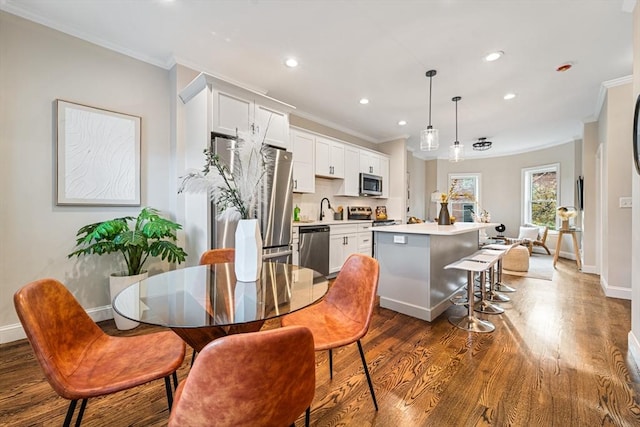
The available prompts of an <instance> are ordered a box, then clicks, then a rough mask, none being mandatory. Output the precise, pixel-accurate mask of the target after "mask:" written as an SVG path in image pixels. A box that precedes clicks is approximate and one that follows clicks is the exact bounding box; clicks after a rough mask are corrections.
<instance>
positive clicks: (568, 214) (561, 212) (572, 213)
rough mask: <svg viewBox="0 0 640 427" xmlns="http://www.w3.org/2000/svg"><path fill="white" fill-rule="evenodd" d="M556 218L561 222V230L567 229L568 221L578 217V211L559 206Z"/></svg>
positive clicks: (569, 207) (570, 207)
mask: <svg viewBox="0 0 640 427" xmlns="http://www.w3.org/2000/svg"><path fill="white" fill-rule="evenodd" d="M557 212H558V217H559V218H560V220H561V221H562V225H561V226H560V229H561V230H568V229H569V220H570V219H571V218H575V217H576V216H577V215H578V211H577V210H576V208H574V207H573V206H560V207H559V208H558V211H557Z"/></svg>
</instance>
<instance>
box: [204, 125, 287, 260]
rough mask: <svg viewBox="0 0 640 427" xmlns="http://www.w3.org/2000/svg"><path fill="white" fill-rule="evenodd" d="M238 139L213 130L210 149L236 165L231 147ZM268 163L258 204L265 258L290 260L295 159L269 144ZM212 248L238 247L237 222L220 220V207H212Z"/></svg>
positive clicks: (226, 161)
mask: <svg viewBox="0 0 640 427" xmlns="http://www.w3.org/2000/svg"><path fill="white" fill-rule="evenodd" d="M234 143H235V138H234V137H230V136H227V135H223V134H217V133H214V132H212V133H211V148H212V149H213V150H214V153H216V154H218V155H219V156H220V158H221V159H223V161H224V162H225V163H226V164H227V165H228V166H229V168H230V170H232V168H233V162H232V159H231V150H230V149H229V147H231V146H232V144H234ZM265 149H266V150H267V156H268V157H269V159H270V161H269V162H268V163H267V164H268V165H269V168H270V170H268V171H267V173H266V174H265V177H264V179H263V181H262V182H263V185H262V188H261V191H260V204H259V206H258V220H259V222H260V232H261V234H262V247H263V254H262V255H263V260H264V261H276V262H286V263H291V261H292V259H291V256H292V253H291V220H292V218H291V212H292V208H293V162H292V153H289V152H287V151H285V150H283V149H280V148H276V147H271V146H267V147H265ZM211 222H212V227H211V247H212V248H232V247H234V246H235V232H236V225H237V222H230V221H224V220H221V219H218V209H217V207H216V206H215V204H212V206H211Z"/></svg>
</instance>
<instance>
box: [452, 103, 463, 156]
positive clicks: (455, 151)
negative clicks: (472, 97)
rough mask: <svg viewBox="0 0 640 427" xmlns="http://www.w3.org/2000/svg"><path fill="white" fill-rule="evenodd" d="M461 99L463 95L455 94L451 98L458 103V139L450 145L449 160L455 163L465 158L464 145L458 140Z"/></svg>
mask: <svg viewBox="0 0 640 427" xmlns="http://www.w3.org/2000/svg"><path fill="white" fill-rule="evenodd" d="M461 99H462V97H460V96H454V97H453V98H451V100H452V101H453V102H455V103H456V140H455V141H454V142H453V144H452V145H451V147H449V161H450V162H454V163H457V162H461V161H463V160H464V145H462V144H460V141H458V101H460V100H461Z"/></svg>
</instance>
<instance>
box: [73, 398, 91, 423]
mask: <svg viewBox="0 0 640 427" xmlns="http://www.w3.org/2000/svg"><path fill="white" fill-rule="evenodd" d="M88 400H89V399H82V404H81V405H80V412H78V418H76V427H80V423H81V422H82V416H83V415H84V410H85V409H86V408H87V401H88Z"/></svg>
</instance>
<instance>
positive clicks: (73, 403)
mask: <svg viewBox="0 0 640 427" xmlns="http://www.w3.org/2000/svg"><path fill="white" fill-rule="evenodd" d="M77 404H78V400H77V399H76V400H72V401H71V402H69V408H68V409H67V416H66V417H64V423H62V426H63V427H69V426H70V425H71V418H73V413H74V412H75V411H76V405H77Z"/></svg>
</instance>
